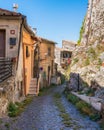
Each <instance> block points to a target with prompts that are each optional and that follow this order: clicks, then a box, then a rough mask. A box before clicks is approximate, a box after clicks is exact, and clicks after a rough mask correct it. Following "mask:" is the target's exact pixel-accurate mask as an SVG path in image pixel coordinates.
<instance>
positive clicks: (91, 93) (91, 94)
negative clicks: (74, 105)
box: [85, 88, 95, 96]
mask: <svg viewBox="0 0 104 130" xmlns="http://www.w3.org/2000/svg"><path fill="white" fill-rule="evenodd" d="M94 92H95V90H94V89H92V88H89V89H88V90H87V91H86V92H85V94H86V95H87V96H94Z"/></svg>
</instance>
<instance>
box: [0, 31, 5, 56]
mask: <svg viewBox="0 0 104 130" xmlns="http://www.w3.org/2000/svg"><path fill="white" fill-rule="evenodd" d="M0 31H4V56H3V57H6V29H0Z"/></svg>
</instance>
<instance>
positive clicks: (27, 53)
mask: <svg viewBox="0 0 104 130" xmlns="http://www.w3.org/2000/svg"><path fill="white" fill-rule="evenodd" d="M29 56H30V53H29V49H28V46H26V57H29Z"/></svg>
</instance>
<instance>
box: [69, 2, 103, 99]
mask: <svg viewBox="0 0 104 130" xmlns="http://www.w3.org/2000/svg"><path fill="white" fill-rule="evenodd" d="M73 73H74V76H71V77H70V86H71V87H72V86H74V87H75V83H76V79H77V76H78V73H79V75H80V78H79V81H80V83H79V84H80V87H86V86H89V87H93V88H96V89H97V90H100V89H101V91H102V89H104V0H89V6H88V11H87V15H86V17H85V21H84V27H83V35H82V38H81V44H80V45H79V46H78V47H77V48H76V50H75V52H74V53H73V58H72V63H71V74H73ZM74 79H75V80H74ZM74 81H75V82H74ZM76 87H78V86H77V85H76ZM101 91H97V92H98V93H99V94H98V93H97V92H96V94H97V95H100V93H101ZM102 97H104V96H102Z"/></svg>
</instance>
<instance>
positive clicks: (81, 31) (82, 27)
mask: <svg viewBox="0 0 104 130" xmlns="http://www.w3.org/2000/svg"><path fill="white" fill-rule="evenodd" d="M84 23H85V18H84V20H83V22H82V26H81V29H80V35H79V40H78V41H77V43H78V45H80V42H81V39H82V35H83V33H84V31H85V30H84Z"/></svg>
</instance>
